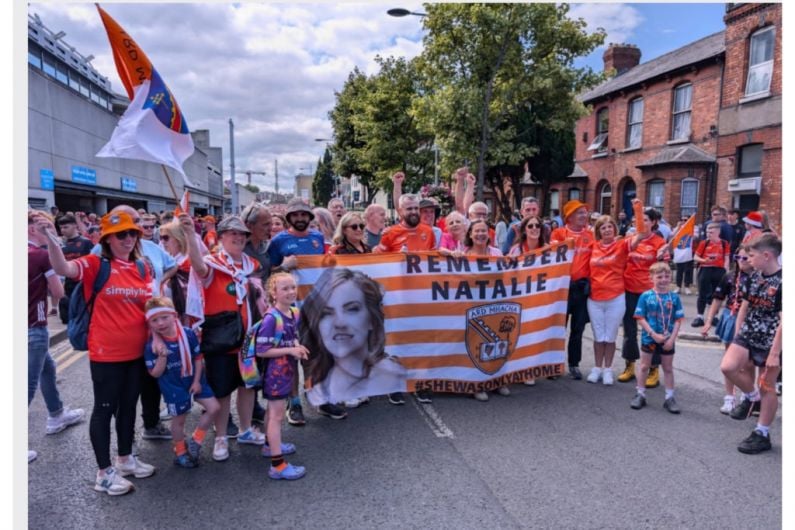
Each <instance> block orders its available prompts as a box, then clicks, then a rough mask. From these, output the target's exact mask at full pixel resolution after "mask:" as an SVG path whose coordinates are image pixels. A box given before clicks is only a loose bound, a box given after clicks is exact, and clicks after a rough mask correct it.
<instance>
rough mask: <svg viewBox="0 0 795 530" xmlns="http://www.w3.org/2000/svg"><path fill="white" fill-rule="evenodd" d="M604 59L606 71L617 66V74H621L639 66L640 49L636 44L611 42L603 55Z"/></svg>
mask: <svg viewBox="0 0 795 530" xmlns="http://www.w3.org/2000/svg"><path fill="white" fill-rule="evenodd" d="M602 60H603V61H604V63H605V70H604V71H605V72H607V71H608V70H610V69H612V68H615V70H616V75H621V74H623V73H624V72H626V71H627V70H629V69H630V68H634V67H635V66H638V63H640V50H639V49H638V47H637V46H635V45H634V44H615V43H612V42H611V43H610V46H608V47H607V50H605V53H604V54H603V55H602Z"/></svg>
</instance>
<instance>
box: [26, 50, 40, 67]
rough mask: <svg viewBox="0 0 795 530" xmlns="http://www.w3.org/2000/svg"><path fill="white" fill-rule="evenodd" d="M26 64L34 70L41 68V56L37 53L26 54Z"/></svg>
mask: <svg viewBox="0 0 795 530" xmlns="http://www.w3.org/2000/svg"><path fill="white" fill-rule="evenodd" d="M28 62H29V63H30V64H32V65H33V66H35V67H36V68H39V69H40V68H41V55H40V54H38V53H33V52H28Z"/></svg>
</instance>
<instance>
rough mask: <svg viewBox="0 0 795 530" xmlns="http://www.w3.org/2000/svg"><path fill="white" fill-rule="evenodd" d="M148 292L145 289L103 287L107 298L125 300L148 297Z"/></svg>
mask: <svg viewBox="0 0 795 530" xmlns="http://www.w3.org/2000/svg"><path fill="white" fill-rule="evenodd" d="M150 292H151V291H150V290H149V289H148V288H146V287H114V286H110V287H105V294H106V295H108V296H123V297H125V298H141V297H149V296H150Z"/></svg>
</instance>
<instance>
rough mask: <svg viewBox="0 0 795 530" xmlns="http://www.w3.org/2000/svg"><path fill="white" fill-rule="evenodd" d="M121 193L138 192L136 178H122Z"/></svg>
mask: <svg viewBox="0 0 795 530" xmlns="http://www.w3.org/2000/svg"><path fill="white" fill-rule="evenodd" d="M121 191H138V183H137V182H136V181H135V179H134V178H131V177H122V178H121Z"/></svg>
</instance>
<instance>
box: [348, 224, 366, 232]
mask: <svg viewBox="0 0 795 530" xmlns="http://www.w3.org/2000/svg"><path fill="white" fill-rule="evenodd" d="M345 228H352V229H353V230H364V223H359V224H357V223H353V224H349V225H348V226H346V227H345Z"/></svg>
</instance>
